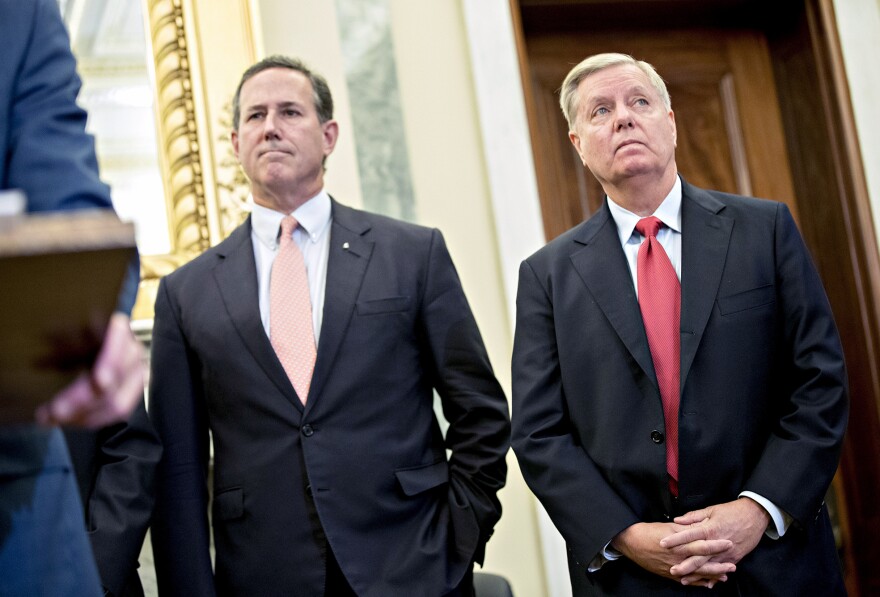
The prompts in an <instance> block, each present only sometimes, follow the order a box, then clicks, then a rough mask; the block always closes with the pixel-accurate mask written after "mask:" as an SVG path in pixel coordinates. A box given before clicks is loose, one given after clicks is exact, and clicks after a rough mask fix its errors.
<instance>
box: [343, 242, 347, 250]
mask: <svg viewBox="0 0 880 597" xmlns="http://www.w3.org/2000/svg"><path fill="white" fill-rule="evenodd" d="M342 250H343V251H348V243H342Z"/></svg>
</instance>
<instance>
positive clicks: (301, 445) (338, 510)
mask: <svg viewBox="0 0 880 597" xmlns="http://www.w3.org/2000/svg"><path fill="white" fill-rule="evenodd" d="M332 209H333V212H332V213H333V222H332V228H331V236H330V243H331V246H330V256H329V262H328V268H327V284H326V297H325V305H324V314H323V324H322V329H321V334H320V340H319V345H318V357H317V362H316V364H315V373H314V377H313V379H312V384H311V389H310V394H309V397H308V402H307V404H306V406H305V408H303V405H302V404H301V402H300V399H299V397H297V395H296V393H295V392H294V390H293V387H292V386H291V384H290V381H289V380H288V378H287V376H286V375H285V373H284V369H283V368H282V367H281V364H280V362H279V361H278V359H277V357H276V356H275V353H274V351H273V349H272V346H271V344H270V342H269V339H268V337H267V336H266V333H265V331H264V329H263V326H262V323H261V320H260V312H259V306H258V300H257V298H258V293H257V274H256V268H255V265H254V255H253V246H252V241H251V226H250V221H248V222H246V223H245V224H244V225H242V226H241V227H239V228H238V229H237V230H235V231H234V232H233V233H232V235H231V236H230V237H229V238H228V239H227V240H225V241H224V242H223V243H221V244H220V245H218V246H217V247H215V248H213V249H211V250H209V251H207V252H206V253H205V254H203V255H202V256H200V257H199V258H197V259H196V260H194V261H193V262H191V263H189V264H187V265H185V266H184V267H182V268H180V269H179V270H177V271H176V272H174V273H173V274H171V275H169V276H167V277H166V278H165V279H164V280H163V281H162V283H161V285H160V288H159V292H158V298H157V300H156V311H155V312H156V319H155V326H154V330H153V356H152V369H153V371H152V376H151V393H150V415H151V417H152V419H153V421H154V423H155V425H156V428H157V430H158V431H159V434H160V437H161V438H162V441H163V444H164V445H165V457H164V458H163V461H162V464H161V465H160V473H159V478H158V501H157V511H156V520H155V522H154V525H153V527H152V533H151V535H152V539H153V548H154V553H155V557H156V568H157V575H158V578H159V584H160V590H161V591H163V595H175V594H176V595H187V596H192V595H211V594H214V593H215V592H216V593H217V594H221V595H262V596H270V595H294V594H295V595H318V596H320V595H323V584H324V576H325V564H324V558H323V553H322V541H321V539H320V537H321V533H323V534H325V535H326V539H327V540H328V541H329V544H330V546H331V548H332V550H333V552H334V554H335V556H336V558H337V560H338V561H339V565H340V568H341V569H342V571H343V572H344V573H345V576H346V578H347V579H348V582H349V583H350V584H351V586H352V587H353V588H354V590H355V591H356V592H357V594H358V595H361V596H363V597H370V596H376V597H379V596H381V597H387V596H389V595H407V596H413V597H417V596H438V595H441V594H443V593H445V592H447V591H449V590H451V589H452V588H453V587H455V586H456V584H458V582H459V581H460V580H461V578H462V576H463V575H464V573H465V571H466V570H467V569H468V568H469V567H470V566H471V564H472V562H473V561H474V560H475V559H476V560H481V558H482V553H483V546H484V544H485V542H486V540H487V539H488V538H489V535H490V534H491V532H492V528H493V525H494V524H495V522H496V521H497V520H498V518H499V516H500V513H501V510H500V504H499V502H498V500H497V498H496V495H495V494H496V492H497V490H498V489H499V488H501V487H502V486H503V484H504V479H505V474H506V465H505V461H504V455H505V453H506V451H507V447H508V441H509V421H508V414H507V403H506V401H505V398H504V395H503V393H502V390H501V388H500V387H499V385H498V383H497V381H496V380H495V377H494V375H493V373H492V369H491V366H490V363H489V359H488V357H487V354H486V352H485V349H484V347H483V343H482V340H481V338H480V334H479V331H478V329H477V324H476V322H475V321H474V318H473V316H472V315H471V311H470V308H469V306H468V303H467V300H466V299H465V296H464V293H463V291H462V288H461V285H460V282H459V280H458V276H457V274H456V272H455V268H454V267H453V264H452V261H451V259H450V257H449V254H448V252H447V250H446V247H445V245H444V243H443V239H442V237H441V235H440V233H439V232H438V231H437V230H431V229H428V228H423V227H420V226H415V225H412V224H407V223H404V222H399V221H395V220H391V219H389V218H385V217H382V216H377V215H373V214H369V213H366V212H362V211H358V210H354V209H351V208H348V207H345V206H343V205H340V204H338V203H336V202H334V203H333V207H332ZM434 390H436V391H437V393H438V394H439V396H440V399H441V402H442V405H443V412H444V415H445V417H446V419H447V420H448V421H449V422H450V427H449V430H448V432H447V434H446V438H445V441H444V437H443V434H442V433H441V429H440V427H439V425H438V422H437V419H436V417H435V414H434V411H433V408H432V401H433V391H434ZM209 430H210V432H211V435H212V438H213V458H214V468H213V502H212V504H211V513H212V515H213V519H212V523H213V530H214V543H215V547H216V568H215V574H214V575H213V577H212V574H211V564H210V557H209V551H208V542H209V531H208V521H207V518H206V516H205V512H206V507H207V504H208V492H207V489H206V483H205V479H206V474H207V472H208V431H209ZM447 448H448V449H450V450H451V455H450V457H449V458H448V459H447V454H446V450H447ZM315 511H316V513H317V516H318V517H319V519H320V525H318V524H317V521H316V520H315V516H314V515H313V514H312V513H313V512H315Z"/></svg>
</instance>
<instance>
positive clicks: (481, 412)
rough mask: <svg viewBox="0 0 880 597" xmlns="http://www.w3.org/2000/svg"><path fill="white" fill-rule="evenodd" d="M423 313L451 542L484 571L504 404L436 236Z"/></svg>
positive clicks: (494, 518) (503, 437)
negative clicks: (439, 412)
mask: <svg viewBox="0 0 880 597" xmlns="http://www.w3.org/2000/svg"><path fill="white" fill-rule="evenodd" d="M421 310H422V312H421V331H422V334H423V337H424V342H425V344H426V348H427V351H426V354H428V355H430V359H431V361H430V367H429V371H431V373H432V375H433V385H434V387H435V388H436V390H437V392H438V394H439V395H440V398H441V402H442V407H443V414H444V416H445V418H446V420H447V421H448V422H449V429H448V430H447V433H446V446H447V448H448V449H450V450H451V451H452V454H451V456H450V459H449V471H450V474H449V476H450V495H449V506H450V509H451V513H452V524H453V537H454V539H453V540H454V541H455V543H456V547H457V548H458V549H459V550H461V549H462V548H463V547H464V546H473V545H476V547H475V548H471V549H468V550H467V551H468V552H469V553H466V554H462V555H464V556H465V557H466V558H468V559H473V560H475V561H477V562H480V563H482V559H483V554H484V549H485V543H486V541H488V539H489V536H490V535H491V534H492V529H493V527H494V525H495V523H496V522H498V519H499V518H500V516H501V504H500V502H499V501H498V498H497V496H496V494H497V492H498V490H499V489H501V488H502V487H503V486H504V483H505V478H506V474H507V464H506V461H505V454H506V453H507V450H508V447H509V440H510V422H509V415H508V408H507V399H506V398H505V396H504V392H503V390H502V389H501V386H500V385H499V384H498V381H497V380H496V379H495V375H494V373H493V371H492V366H491V364H490V362H489V356H488V354H487V353H486V349H485V347H484V345H483V340H482V338H481V336H480V331H479V329H478V327H477V323H476V321H475V320H474V317H473V315H472V313H471V310H470V307H469V305H468V302H467V299H466V298H465V295H464V291H463V290H462V287H461V283H460V281H459V279H458V275H457V273H456V271H455V266H454V265H453V263H452V259H451V257H450V256H449V252H448V251H447V249H446V245H445V243H444V242H443V237H442V235H441V234H440V232H439V231H437V230H434V231H433V233H432V237H431V251H430V257H429V266H428V271H427V274H426V280H425V292H424V297H423V301H422V305H421Z"/></svg>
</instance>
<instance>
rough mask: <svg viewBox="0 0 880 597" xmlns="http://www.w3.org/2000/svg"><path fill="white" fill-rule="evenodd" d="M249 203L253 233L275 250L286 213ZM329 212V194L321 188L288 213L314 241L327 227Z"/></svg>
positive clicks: (316, 240) (330, 210)
mask: <svg viewBox="0 0 880 597" xmlns="http://www.w3.org/2000/svg"><path fill="white" fill-rule="evenodd" d="M251 205H252V206H253V210H252V211H251V226H252V227H253V230H254V234H256V236H257V238H258V239H259V240H260V242H261V243H263V244H264V245H266V246H267V247H269V248H270V249H272V250H275V249H276V248H277V247H278V234H279V229H280V227H281V220H282V218H284V216H286V215H288V214H285V213H281V212H280V211H275V210H274V209H270V208H268V207H264V206H262V205H258V204H256V203H253V202H252V203H251ZM331 212H332V207H331V204H330V195H328V194H327V191H325V190H323V189H322V190H321V192H319V193H318V194H317V195H315V196H314V197H312V198H311V199H309V200H308V201H306V202H305V203H303V204H302V205H300V206H299V207H298V208H297V209H296V210H294V212H293V213H292V214H290V215H292V216H293V217H294V218H296V221H297V222H299V225H300V227H301V228H302V229H303V231H304V232H305V234H306V235H307V236H308V238H309V240H310V241H311V242H313V243H316V242H318V241H319V240H320V239H321V235H323V234H324V233H325V232H326V231H327V228H328V227H329V226H328V225H329V224H330V214H331Z"/></svg>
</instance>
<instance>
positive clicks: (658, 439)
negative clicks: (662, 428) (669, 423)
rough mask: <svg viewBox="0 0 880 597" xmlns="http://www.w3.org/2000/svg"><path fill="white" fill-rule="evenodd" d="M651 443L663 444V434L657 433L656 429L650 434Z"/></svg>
mask: <svg viewBox="0 0 880 597" xmlns="http://www.w3.org/2000/svg"><path fill="white" fill-rule="evenodd" d="M651 441H652V442H654V443H655V444H662V443H663V434H662V433H660V432H659V431H657V430H656V429H655V430H654V431H652V432H651Z"/></svg>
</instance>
